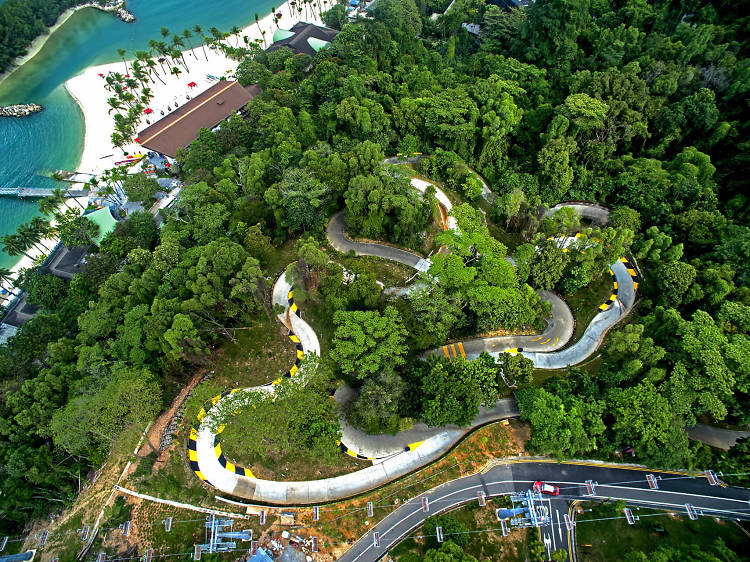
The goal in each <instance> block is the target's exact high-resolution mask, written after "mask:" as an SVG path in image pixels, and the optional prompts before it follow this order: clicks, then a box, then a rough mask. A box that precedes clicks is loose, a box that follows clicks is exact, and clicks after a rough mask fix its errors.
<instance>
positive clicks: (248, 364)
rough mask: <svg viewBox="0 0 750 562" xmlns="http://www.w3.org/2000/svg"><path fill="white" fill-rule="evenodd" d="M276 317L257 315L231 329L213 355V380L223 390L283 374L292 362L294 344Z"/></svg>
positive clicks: (272, 378) (266, 380) (255, 383)
mask: <svg viewBox="0 0 750 562" xmlns="http://www.w3.org/2000/svg"><path fill="white" fill-rule="evenodd" d="M286 333H287V330H286V328H285V327H284V326H282V325H281V324H280V323H279V322H278V321H277V320H276V319H274V320H270V319H269V318H268V316H266V315H265V314H262V313H261V314H257V315H256V316H255V317H254V318H253V319H252V321H251V324H250V326H249V327H248V328H246V329H241V330H236V331H235V332H234V334H235V337H236V338H237V342H236V343H232V342H227V343H225V344H224V345H222V346H221V348H220V349H219V350H218V351H217V352H216V353H215V354H214V356H213V367H212V368H213V370H214V375H213V377H212V378H213V380H214V382H216V383H218V384H219V385H221V386H224V387H225V388H227V389H232V388H242V387H247V386H258V385H262V384H266V383H268V382H271V381H273V380H275V379H277V378H279V377H280V376H281V375H282V374H284V373H286V372H287V371H288V370H289V368H290V367H291V366H292V365H293V364H294V359H295V357H296V355H295V348H294V344H293V343H292V342H291V340H290V339H289V338H288V337H287V335H286Z"/></svg>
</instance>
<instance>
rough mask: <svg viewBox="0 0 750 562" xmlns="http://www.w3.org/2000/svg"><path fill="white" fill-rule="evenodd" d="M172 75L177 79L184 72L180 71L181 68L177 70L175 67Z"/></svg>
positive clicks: (171, 72)
mask: <svg viewBox="0 0 750 562" xmlns="http://www.w3.org/2000/svg"><path fill="white" fill-rule="evenodd" d="M170 74H171V75H172V76H175V77H177V76H179V75H180V74H182V70H180V69H179V68H177V67H176V66H173V67H172V70H171V71H170Z"/></svg>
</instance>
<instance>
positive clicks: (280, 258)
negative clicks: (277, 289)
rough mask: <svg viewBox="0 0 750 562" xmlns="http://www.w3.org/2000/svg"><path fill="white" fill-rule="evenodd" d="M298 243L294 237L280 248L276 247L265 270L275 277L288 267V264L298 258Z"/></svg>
mask: <svg viewBox="0 0 750 562" xmlns="http://www.w3.org/2000/svg"><path fill="white" fill-rule="evenodd" d="M296 244H297V238H294V239H292V240H287V241H286V242H284V243H283V244H282V245H281V246H279V247H278V248H274V252H273V255H272V257H271V259H270V260H269V262H268V264H266V266H265V267H264V268H263V270H264V271H266V272H267V273H268V274H269V275H270V276H272V277H274V279H275V278H276V277H278V275H279V273H281V272H282V271H284V270H285V269H286V266H288V265H289V264H290V263H292V262H293V261H296V260H297V249H296V247H295V245H296Z"/></svg>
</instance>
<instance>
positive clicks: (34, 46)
mask: <svg viewBox="0 0 750 562" xmlns="http://www.w3.org/2000/svg"><path fill="white" fill-rule="evenodd" d="M85 8H94V9H98V8H96V6H94V5H92V4H81V5H80V6H74V7H73V8H68V9H67V10H65V11H64V12H63V13H62V14H60V15H59V16H58V18H57V21H55V23H54V24H53V25H52V27H50V28H49V29H48V30H47V31H46V32H45V33H42V34H41V35H39V36H38V37H37V38H36V39H34V40H33V41H32V42H31V45H29V52H28V53H26V54H25V55H22V56H20V57H18V58H17V59H16V60H14V61H13V63H12V65H11V67H10V68H9V69H8V70H6V71H5V72H3V73H2V74H0V84H2V83H3V82H5V80H6V79H7V78H9V77H10V76H12V75H13V73H14V72H16V71H17V70H18V69H19V68H21V67H22V66H23V65H24V64H26V63H27V62H29V61H30V60H31V59H33V58H34V57H35V56H37V55H38V54H39V51H41V50H42V47H44V45H45V44H46V43H47V41H48V40H49V38H50V37H52V34H53V33H55V31H57V30H58V29H60V28H61V27H62V26H63V25H64V24H65V22H67V21H68V20H69V19H70V18H71V17H72V16H73V14H75V13H76V12H78V11H80V10H83V9H85Z"/></svg>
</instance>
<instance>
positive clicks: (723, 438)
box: [686, 423, 750, 451]
mask: <svg viewBox="0 0 750 562" xmlns="http://www.w3.org/2000/svg"><path fill="white" fill-rule="evenodd" d="M686 431H687V434H688V437H690V439H694V440H696V441H701V442H703V443H706V444H708V445H711V446H712V447H716V448H717V449H724V450H725V451H728V450H729V449H730V448H732V447H734V445H735V443H737V440H738V439H742V438H743V437H750V431H735V430H733V429H723V428H721V427H714V426H712V425H706V424H704V423H699V424H696V425H694V426H693V427H688V428H687V430H686Z"/></svg>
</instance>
